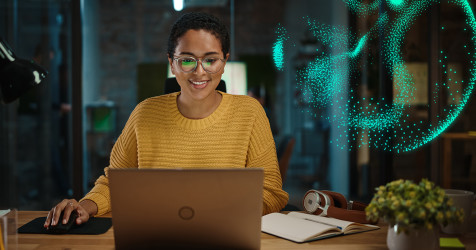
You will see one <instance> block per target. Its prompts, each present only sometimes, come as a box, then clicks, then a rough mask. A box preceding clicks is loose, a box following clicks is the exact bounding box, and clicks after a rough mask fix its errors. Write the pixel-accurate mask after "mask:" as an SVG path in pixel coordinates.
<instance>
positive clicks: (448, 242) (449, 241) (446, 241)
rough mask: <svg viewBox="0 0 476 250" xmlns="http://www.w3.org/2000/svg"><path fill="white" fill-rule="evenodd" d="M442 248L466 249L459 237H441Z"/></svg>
mask: <svg viewBox="0 0 476 250" xmlns="http://www.w3.org/2000/svg"><path fill="white" fill-rule="evenodd" d="M440 248H441V249H465V247H464V245H463V243H461V241H460V240H459V239H458V238H444V237H442V238H440Z"/></svg>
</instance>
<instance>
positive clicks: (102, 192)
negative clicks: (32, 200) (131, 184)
mask: <svg viewBox="0 0 476 250" xmlns="http://www.w3.org/2000/svg"><path fill="white" fill-rule="evenodd" d="M139 107H140V105H139V106H137V107H136V109H135V110H134V111H133V112H132V114H131V116H130V117H129V120H128V121H127V123H126V125H125V126H124V129H123V130H122V133H121V135H120V136H119V138H118V139H117V141H116V143H115V144H114V147H113V148H112V151H111V156H110V161H109V166H108V167H106V168H105V169H104V175H101V176H100V177H99V178H98V179H97V180H96V182H95V184H94V187H93V188H92V189H91V191H89V193H87V194H86V196H85V197H84V198H83V199H81V200H91V201H93V202H94V203H96V205H97V207H98V213H97V215H98V216H99V215H103V214H106V213H108V212H110V211H111V198H110V195H109V178H108V171H109V169H111V168H134V167H135V168H137V167H138V163H137V140H136V133H135V127H136V126H135V124H136V120H137V117H138V113H139V110H140V108H139Z"/></svg>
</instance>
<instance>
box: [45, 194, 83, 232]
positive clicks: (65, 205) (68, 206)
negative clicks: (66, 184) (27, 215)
mask: <svg viewBox="0 0 476 250" xmlns="http://www.w3.org/2000/svg"><path fill="white" fill-rule="evenodd" d="M77 207H78V202H77V201H76V200H74V199H71V200H68V199H64V200H63V201H61V202H60V203H58V205H56V206H55V207H54V208H52V209H51V210H50V212H49V213H48V216H47V217H46V221H45V224H44V227H45V228H48V227H49V226H55V225H57V224H58V223H63V224H66V223H67V222H68V220H69V216H70V215H71V212H72V211H74V210H75V209H76V208H77ZM63 211H64V212H63ZM61 212H63V218H62V221H59V220H60V216H61Z"/></svg>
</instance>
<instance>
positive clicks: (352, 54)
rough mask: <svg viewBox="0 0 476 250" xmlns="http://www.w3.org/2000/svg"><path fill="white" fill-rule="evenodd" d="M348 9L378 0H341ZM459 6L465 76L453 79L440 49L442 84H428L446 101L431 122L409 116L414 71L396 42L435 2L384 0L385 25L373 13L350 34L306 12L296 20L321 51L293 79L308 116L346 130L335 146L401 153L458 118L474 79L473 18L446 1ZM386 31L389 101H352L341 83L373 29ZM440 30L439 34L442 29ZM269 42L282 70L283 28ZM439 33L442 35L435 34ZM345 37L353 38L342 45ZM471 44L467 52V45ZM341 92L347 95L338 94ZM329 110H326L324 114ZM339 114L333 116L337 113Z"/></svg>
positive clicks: (360, 10)
mask: <svg viewBox="0 0 476 250" xmlns="http://www.w3.org/2000/svg"><path fill="white" fill-rule="evenodd" d="M344 2H345V3H346V4H347V5H348V7H349V9H350V10H351V11H353V12H355V13H356V14H358V15H360V16H366V15H370V14H372V13H373V14H375V13H376V12H378V6H379V5H380V4H381V1H373V2H370V3H369V4H362V3H361V2H359V1H355V0H344ZM449 2H450V3H452V4H455V5H456V6H457V7H461V8H462V10H463V12H464V13H465V15H466V22H465V25H464V26H465V27H462V30H463V31H464V32H470V37H471V39H469V40H470V41H467V42H468V43H471V44H465V45H464V48H463V51H464V53H467V55H466V56H467V59H468V61H469V62H471V63H472V65H471V68H470V69H469V70H468V72H467V74H466V75H468V77H467V79H461V78H462V77H461V75H465V74H458V73H457V72H459V71H462V70H464V69H461V68H457V65H451V64H450V63H449V61H448V56H447V54H445V53H446V52H445V50H441V51H440V58H439V65H440V67H441V71H442V72H443V73H444V78H443V79H444V82H442V83H432V84H433V85H434V87H435V92H434V93H433V96H434V100H432V101H433V102H434V103H435V104H438V101H439V100H441V99H442V97H439V96H438V95H442V93H447V95H445V96H444V98H446V99H447V101H448V105H447V106H445V107H444V109H443V111H442V112H440V113H439V114H438V119H439V121H438V123H437V124H429V123H428V121H427V119H426V118H425V119H423V118H418V116H416V115H414V114H412V111H411V110H414V109H415V105H416V100H417V96H416V95H417V93H418V92H421V91H426V89H425V90H418V89H416V86H415V83H414V75H413V74H412V73H411V72H410V69H409V68H408V64H407V63H406V62H405V61H404V60H403V58H402V52H401V47H402V44H403V40H404V37H405V35H406V33H407V32H408V31H409V30H410V28H411V26H412V25H413V23H414V22H415V20H416V18H418V17H419V16H420V15H421V14H422V13H424V12H426V11H428V9H429V7H430V6H431V5H433V4H438V3H439V2H438V1H436V0H420V1H404V0H400V1H397V0H388V1H387V3H388V6H390V9H391V10H392V11H395V12H397V14H396V15H393V16H394V17H393V20H392V21H391V22H390V21H389V18H388V16H387V15H379V18H378V20H377V22H376V23H375V25H374V27H372V28H371V30H370V31H369V32H367V33H366V34H364V35H360V36H354V35H352V34H351V32H349V31H348V30H347V29H345V28H342V27H335V26H329V25H324V24H321V23H319V22H317V21H316V20H313V19H311V18H309V17H306V18H304V22H305V24H306V25H307V26H308V29H309V31H310V32H311V33H312V35H313V36H314V37H315V38H316V40H317V41H319V44H320V45H321V49H320V50H318V51H316V54H317V56H316V57H315V59H313V60H312V61H311V62H309V63H308V65H307V66H306V67H304V68H301V69H300V70H298V71H297V75H296V80H297V83H298V87H299V88H300V90H301V93H302V95H303V99H304V100H303V101H304V102H305V103H308V104H309V106H310V107H311V110H313V112H312V114H313V115H314V116H315V117H317V118H321V119H326V120H328V121H329V122H330V123H331V125H332V126H335V127H337V128H348V129H347V130H346V131H344V132H343V133H342V134H341V135H339V136H337V138H335V139H334V140H333V141H332V143H333V144H335V145H336V146H338V147H339V148H343V149H344V148H350V149H352V148H353V147H355V148H360V147H362V146H369V147H372V148H379V149H383V150H386V151H393V152H397V153H400V152H406V151H411V150H415V149H417V148H419V147H421V146H423V145H425V144H427V143H429V142H431V141H432V140H433V139H435V138H436V137H438V136H439V135H440V134H441V133H442V132H443V131H445V130H446V129H447V128H448V127H449V126H450V125H451V124H452V123H453V122H454V121H455V120H456V118H457V117H458V116H459V114H460V113H461V111H462V110H463V108H464V107H465V105H466V104H467V103H468V101H469V98H470V96H471V94H472V92H473V90H474V85H475V81H476V75H475V74H476V65H475V62H476V58H475V57H476V56H475V55H476V53H475V52H474V48H476V20H475V18H474V14H473V12H472V10H471V8H470V6H469V4H468V2H467V1H466V0H450V1H449ZM382 27H384V28H383V32H384V33H385V34H386V36H384V38H383V41H381V42H383V44H384V46H383V51H382V55H383V59H384V64H385V67H386V69H387V70H388V72H389V74H391V75H392V76H393V88H394V90H393V91H394V96H393V100H385V99H383V98H382V99H380V98H370V99H369V98H360V97H358V95H356V92H357V88H356V89H355V90H354V89H352V88H349V86H348V82H349V79H351V78H352V77H356V76H357V75H359V74H360V73H359V72H360V70H362V68H361V65H360V64H361V59H362V55H364V54H365V53H367V52H366V49H367V47H368V44H369V43H370V42H371V41H372V39H379V36H378V32H382ZM441 32H445V29H444V28H443V27H442V29H441ZM276 34H277V40H276V43H275V44H274V46H273V58H274V61H275V65H276V67H277V68H278V69H279V70H283V69H284V58H285V53H284V44H285V43H286V41H287V40H288V39H289V37H288V34H287V31H286V30H285V29H284V28H283V27H279V28H278V29H277V31H276ZM443 35H444V34H443ZM349 41H354V42H353V44H349ZM470 48H471V49H470ZM342 96H347V97H348V98H346V99H343V98H342ZM329 108H332V109H333V110H334V115H332V116H328V115H327V113H328V112H327V110H328V109H329ZM336 111H337V112H340V113H337V114H336Z"/></svg>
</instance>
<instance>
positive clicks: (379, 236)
mask: <svg viewBox="0 0 476 250" xmlns="http://www.w3.org/2000/svg"><path fill="white" fill-rule="evenodd" d="M46 214H47V212H40V211H19V212H18V226H22V225H24V224H26V223H28V222H29V221H31V220H33V219H34V218H37V217H42V216H46ZM474 217H475V216H473V219H474ZM473 225H475V224H473ZM379 226H380V227H381V228H380V229H379V230H375V231H369V232H365V233H359V234H354V235H347V236H340V237H334V238H329V239H324V240H318V241H313V242H310V243H303V244H297V243H293V242H291V241H288V240H284V239H280V238H278V237H274V236H271V235H268V234H265V233H261V249H265V250H266V249H297V250H299V249H387V245H386V238H387V226H386V225H385V224H384V223H379ZM460 240H461V241H462V242H463V243H464V244H465V245H466V249H476V230H474V229H473V231H472V232H471V233H469V234H467V235H465V236H464V237H460ZM18 245H19V247H18V249H87V250H94V249H114V233H113V228H111V229H109V231H107V232H106V233H105V234H102V235H45V234H18Z"/></svg>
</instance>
